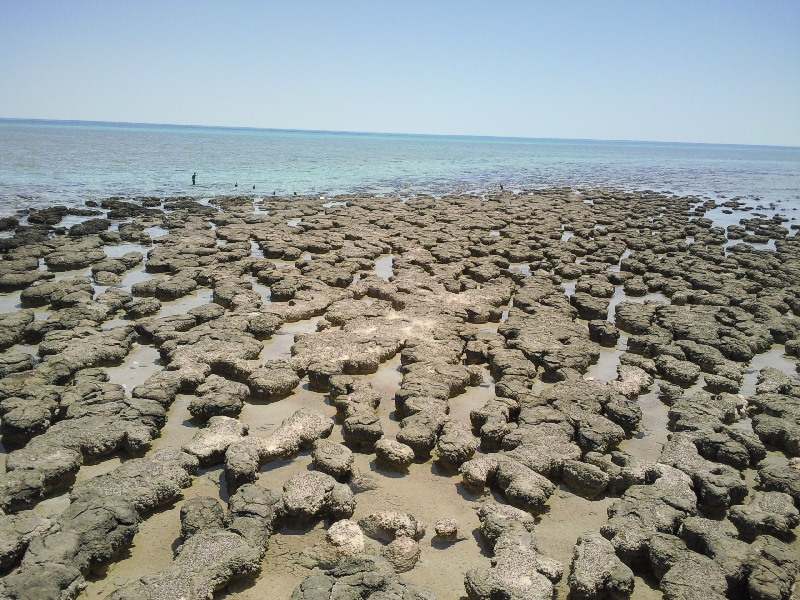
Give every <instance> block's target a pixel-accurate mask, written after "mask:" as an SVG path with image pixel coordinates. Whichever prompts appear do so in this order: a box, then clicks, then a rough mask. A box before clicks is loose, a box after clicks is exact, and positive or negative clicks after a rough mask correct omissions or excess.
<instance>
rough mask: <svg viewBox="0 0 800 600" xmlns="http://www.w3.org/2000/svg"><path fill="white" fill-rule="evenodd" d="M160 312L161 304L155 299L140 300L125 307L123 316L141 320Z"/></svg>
mask: <svg viewBox="0 0 800 600" xmlns="http://www.w3.org/2000/svg"><path fill="white" fill-rule="evenodd" d="M159 311H161V302H159V301H158V300H157V299H155V298H142V299H141V300H136V301H134V302H131V303H129V304H127V305H126V306H125V314H126V315H127V316H128V318H130V319H141V318H142V317H148V316H150V315H155V314H158V312H159Z"/></svg>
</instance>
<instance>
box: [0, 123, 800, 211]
mask: <svg viewBox="0 0 800 600" xmlns="http://www.w3.org/2000/svg"><path fill="white" fill-rule="evenodd" d="M195 172H196V173H197V185H196V186H192V185H191V176H192V173H195ZM501 183H502V184H504V185H505V187H506V188H512V189H514V188H522V187H537V186H546V185H570V186H580V185H593V186H595V185H608V186H616V187H621V188H623V189H645V188H648V189H656V190H670V191H673V192H676V193H694V194H699V195H705V196H709V197H718V196H726V197H731V196H752V197H755V198H757V200H755V202H756V203H758V202H778V201H782V202H784V203H786V202H788V203H792V204H795V205H796V204H798V202H797V201H798V200H800V148H776V147H755V146H720V145H698V144H666V143H644V142H598V141H576V140H535V139H517V138H481V137H451V136H421V135H389V134H356V133H332V132H304V131H283V130H255V129H225V128H210V127H185V126H160V125H129V124H111V123H83V122H54V121H25V120H9V119H0V214H9V213H13V212H14V211H15V210H18V209H23V208H28V207H31V206H33V207H40V206H43V205H46V204H51V203H55V202H58V203H64V204H67V205H72V206H78V205H83V202H84V201H85V200H97V199H102V198H107V197H109V196H167V195H181V194H191V195H193V196H212V195H216V194H220V193H234V192H241V193H245V192H247V193H252V192H253V186H255V193H256V194H264V195H272V193H273V192H275V193H277V194H278V195H293V194H294V193H295V192H297V193H298V194H299V195H307V194H315V195H334V194H339V193H344V192H373V193H392V194H394V193H399V194H401V195H411V194H414V193H421V192H428V193H434V194H438V193H445V192H450V191H453V190H466V191H483V190H487V189H499V185H500V184H501ZM236 184H238V187H237V186H236Z"/></svg>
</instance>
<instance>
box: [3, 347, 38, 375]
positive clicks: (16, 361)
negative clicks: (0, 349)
mask: <svg viewBox="0 0 800 600" xmlns="http://www.w3.org/2000/svg"><path fill="white" fill-rule="evenodd" d="M32 368H33V355H31V354H28V353H26V352H14V353H11V354H3V355H0V378H2V377H5V376H6V375H11V374H12V373H19V372H21V371H29V370H30V369H32Z"/></svg>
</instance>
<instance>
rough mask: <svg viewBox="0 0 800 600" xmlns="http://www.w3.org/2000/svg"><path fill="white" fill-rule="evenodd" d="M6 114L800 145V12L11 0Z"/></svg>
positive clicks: (727, 5) (763, 0) (651, 5)
mask: <svg viewBox="0 0 800 600" xmlns="http://www.w3.org/2000/svg"><path fill="white" fill-rule="evenodd" d="M0 117H5V118H37V119H65V120H73V119H74V120H98V121H125V122H139V123H170V124H192V125H219V126H236V127H263V128H280V129H313V130H335V131H373V132H394V133H431V134H453V135H487V136H518V137H535V138H578V139H612V140H651V141H676V142H704V143H733V144H765V145H789V146H800V2H797V1H796V0H793V1H786V2H782V1H769V0H758V1H753V2H737V1H735V0H729V1H719V2H717V1H710V0H709V1H700V0H692V1H682V0H670V1H669V2H655V1H648V0H645V1H642V0H636V1H632V2H623V1H613V0H608V1H600V0H597V1H593V2H592V1H585V2H570V1H563V2H536V1H532V0H528V1H520V2H514V1H503V0H497V1H492V2H485V1H484V2H478V1H472V0H461V1H452V2H451V1H446V0H440V1H437V0H433V1H427V2H415V1H404V2H389V1H388V0H387V1H383V0H364V1H357V0H353V1H341V2H340V1H335V0H329V1H319V2H316V1H307V0H291V1H289V0H287V1H285V2H284V1H280V0H275V1H271V2H236V1H228V2H204V1H202V0H197V1H194V2H188V1H187V2H174V1H169V0H158V1H153V2H149V1H145V0H140V1H116V0H103V1H88V0H86V1H77V0H74V1H69V2H64V1H63V0H58V1H53V2H45V1H38V0H29V1H25V2H19V1H17V0H0Z"/></svg>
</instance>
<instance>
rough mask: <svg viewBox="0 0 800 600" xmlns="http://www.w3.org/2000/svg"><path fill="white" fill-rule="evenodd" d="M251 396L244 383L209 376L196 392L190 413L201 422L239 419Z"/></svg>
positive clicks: (190, 403)
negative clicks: (246, 401) (227, 418)
mask: <svg viewBox="0 0 800 600" xmlns="http://www.w3.org/2000/svg"><path fill="white" fill-rule="evenodd" d="M249 396H250V389H249V388H248V387H247V386H246V385H244V384H243V383H238V382H235V381H230V380H228V379H225V378H223V377H220V376H219V375H209V376H208V377H207V378H206V380H205V382H203V383H202V384H201V385H200V386H198V388H197V389H196V390H195V397H194V398H192V400H191V402H189V413H190V414H191V415H192V416H193V417H195V418H197V419H200V420H201V421H206V420H208V419H210V418H211V417H215V416H226V417H238V416H239V413H240V412H242V407H243V406H244V401H245V400H246V399H247V398H248V397H249Z"/></svg>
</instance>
